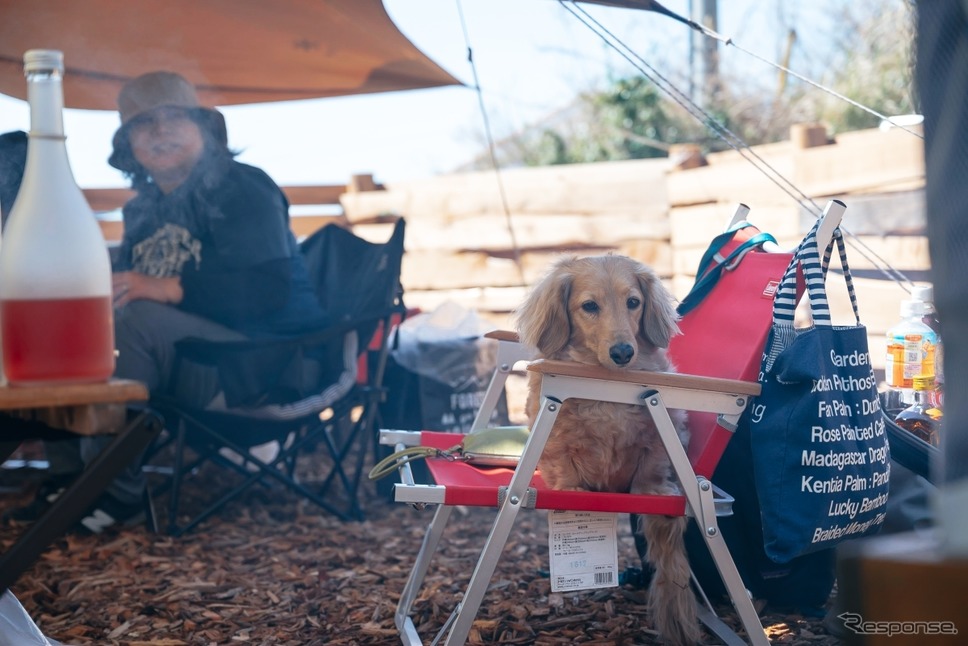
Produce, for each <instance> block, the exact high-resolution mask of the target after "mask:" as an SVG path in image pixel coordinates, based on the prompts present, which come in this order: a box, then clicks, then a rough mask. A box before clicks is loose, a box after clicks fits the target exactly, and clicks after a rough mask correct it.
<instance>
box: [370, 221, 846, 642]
mask: <svg viewBox="0 0 968 646" xmlns="http://www.w3.org/2000/svg"><path fill="white" fill-rule="evenodd" d="M747 211H748V209H747V208H746V207H745V206H741V207H740V212H739V213H738V214H737V218H734V219H739V220H741V219H743V218H745V215H746V212H747ZM842 212H843V208H842V205H839V204H836V203H834V204H832V205H831V206H829V207H828V209H827V211H826V212H825V222H824V225H823V227H822V228H821V235H822V236H828V235H832V232H833V229H834V228H836V226H837V224H838V223H839V221H840V217H841V215H842ZM725 251H726V250H724V252H725ZM791 258H792V254H790V253H764V252H762V251H760V250H754V251H752V252H750V253H746V254H744V255H743V257H742V258H739V259H738V260H737V264H736V265H735V266H734V267H733V268H732V269H731V270H729V271H724V272H723V275H722V277H721V278H720V279H719V281H718V282H717V283H716V285H715V287H714V288H713V291H711V292H710V296H708V297H707V298H705V299H703V300H702V301H701V302H700V303H699V304H698V305H697V306H696V307H695V308H694V309H692V310H691V311H690V312H688V313H686V314H685V315H684V316H683V318H682V320H681V322H680V328H681V329H682V331H683V334H682V335H680V336H677V337H675V338H674V339H673V342H672V345H671V346H670V348H669V353H670V356H671V358H672V360H673V363H675V364H676V365H677V366H678V367H679V373H676V374H671V373H653V372H642V371H614V370H607V369H604V368H599V367H595V366H588V365H583V364H577V363H570V362H562V361H548V360H540V361H533V362H531V363H530V364H528V368H527V369H528V370H529V371H531V372H534V373H537V374H539V375H541V377H542V379H541V386H540V388H541V393H540V401H541V404H540V408H539V413H538V415H537V416H536V418H535V420H534V423H533V426H532V428H531V431H530V436H529V439H528V441H527V444H526V446H525V448H524V451H523V453H522V455H521V458H520V461H519V462H518V465H517V467H516V468H515V469H514V470H511V469H509V468H481V467H477V466H473V465H471V464H469V463H467V462H464V461H460V460H457V461H453V460H448V459H442V458H431V459H428V461H427V465H428V467H429V469H430V472H431V473H432V475H433V477H434V480H435V484H432V485H424V484H416V483H414V482H413V477H412V472H411V471H410V469H409V465H408V464H406V463H403V464H402V465H401V467H400V472H401V481H402V482H401V483H399V484H397V485H395V497H396V500H397V501H400V502H407V503H410V504H412V505H414V506H415V507H417V508H420V507H423V506H425V505H428V504H436V505H437V510H436V512H435V514H434V518H433V520H432V521H431V523H430V525H429V526H428V529H427V532H426V534H425V536H424V541H423V544H422V546H421V548H420V551H419V553H418V554H417V557H416V561H415V563H414V566H413V568H412V570H411V572H410V576H409V578H408V580H407V583H406V585H405V587H404V590H403V592H402V594H401V596H400V601H399V604H398V606H397V611H396V615H395V622H396V626H397V629H398V630H399V631H400V635H401V639H402V640H403V642H404V643H407V644H420V643H422V641H421V637H420V635H419V634H418V632H417V628H416V626H415V624H414V622H413V619H412V618H411V608H412V607H413V605H414V603H415V602H417V600H418V596H419V594H420V592H421V586H422V584H423V580H424V577H425V576H426V574H427V572H428V570H429V568H430V565H431V561H432V558H433V556H434V553H435V552H436V550H437V547H438V545H439V543H440V541H441V538H442V536H443V532H444V529H445V527H446V524H447V521H448V519H449V517H450V515H451V512H452V511H453V509H454V507H455V506H460V505H469V506H490V507H497V508H498V512H497V516H496V518H495V520H494V523H493V525H492V528H491V532H490V535H489V537H488V539H487V541H486V543H485V545H484V547H483V550H482V552H481V554H480V557H479V559H478V562H477V566H476V568H475V570H474V572H473V574H472V575H471V578H470V581H469V583H468V585H467V587H466V589H465V591H464V594H463V598H462V600H461V601H460V602H458V603H457V605H456V607H455V609H454V611H453V613H452V614H451V616H450V618H449V619H448V620H447V621H446V622H445V624H444V625H443V627H442V628H441V629H440V632H439V634H438V635H437V636H436V639H435V641H434V643H437V641H440V640H443V643H446V644H462V643H464V642H465V641H466V639H467V636H468V634H469V631H470V630H471V626H472V623H473V621H474V618H475V616H476V615H477V612H478V610H479V609H480V606H481V603H482V601H483V598H484V595H485V593H486V591H487V588H488V585H489V582H490V579H491V576H492V575H493V573H494V570H495V568H496V566H497V563H498V560H499V558H500V557H501V554H502V552H503V550H504V546H505V544H506V541H507V539H508V536H509V534H510V531H511V528H512V527H513V525H514V522H515V519H516V517H517V514H518V512H519V511H520V510H521V509H522V508H530V509H547V510H559V509H563V510H573V511H596V512H622V513H629V514H661V515H679V516H681V515H688V516H690V517H692V518H693V519H694V520H695V522H696V523H697V525H698V527H699V529H700V532H701V534H702V537H703V539H704V541H705V544H706V546H707V547H708V549H709V551H710V553H711V555H712V558H713V559H714V561H715V564H716V567H717V569H718V571H719V574H720V577H721V578H722V580H723V583H724V585H725V587H726V589H727V592H728V595H729V597H730V600H731V601H732V603H733V606H734V608H735V610H736V612H737V614H738V616H739V619H740V621H741V623H742V625H743V628H744V630H745V632H746V635H747V638H748V639H749V641H750V642H751V643H753V644H768V643H769V642H768V640H767V638H766V636H765V633H764V631H763V629H762V625H761V624H760V621H759V617H758V616H757V613H756V610H755V608H754V607H753V604H752V601H751V599H750V596H749V594H748V592H747V590H746V587H745V586H744V584H743V581H742V579H741V577H740V574H739V572H738V570H737V568H736V565H735V563H734V562H733V559H732V557H731V555H730V551H729V548H728V546H727V545H726V543H725V541H724V539H723V537H722V534H721V532H720V531H719V528H718V521H717V515H727V514H729V513H730V506H731V504H732V498H731V497H730V496H729V495H728V494H727V493H725V492H723V491H720V490H718V489H717V488H716V487H715V486H713V484H712V483H711V481H710V478H711V477H712V473H713V471H714V470H715V467H716V464H717V462H718V460H719V457H720V455H721V454H722V452H723V449H724V448H725V446H726V444H727V443H728V442H729V439H730V437H731V435H732V432H733V431H734V430H735V428H736V424H737V423H738V421H739V418H740V415H741V414H742V413H743V411H744V409H745V408H746V406H747V403H748V401H749V399H750V397H752V396H755V395H757V394H758V393H759V384H758V383H757V381H756V377H757V373H758V370H759V364H760V359H761V357H762V353H763V348H764V345H765V343H766V339H767V335H768V333H769V329H770V325H771V321H772V303H773V292H774V291H775V287H776V286H777V285H778V284H779V280H780V278H781V277H782V275H783V273H784V270H785V269H786V267H787V265H788V264H789V262H790V260H791ZM492 338H498V340H499V342H500V343H501V345H502V346H503V345H513V344H514V343H515V341H514V339H515V337H514V335H513V334H509V333H500V334H498V335H492ZM526 354H527V351H526V350H525V349H520V348H519V349H518V350H513V349H511V348H505V350H504V354H503V355H499V356H504V357H505V362H504V363H502V361H500V360H499V361H498V374H496V375H495V379H494V380H492V385H494V386H495V387H503V383H504V379H506V375H502V374H500V373H502V372H507V371H509V370H510V367H511V364H510V363H507V362H511V361H513V359H516V358H520V357H522V356H526ZM568 398H579V399H592V400H600V401H608V402H614V403H621V404H633V405H638V406H642V407H643V408H645V410H646V411H647V413H648V414H650V415H651V416H652V418H653V420H654V422H655V425H656V427H657V429H658V431H659V434H660V436H661V439H662V442H663V444H664V446H665V448H666V450H667V451H668V453H669V457H670V459H671V462H672V465H673V468H674V470H675V473H676V476H677V478H678V481H679V483H680V487H681V494H680V495H675V496H652V495H649V496H645V495H633V494H622V493H600V492H576V491H555V490H550V489H548V488H546V487H545V486H544V484H543V482H542V480H541V475H540V473H539V472H536V467H537V463H538V458H539V456H540V454H541V452H542V450H543V448H544V445H545V442H546V441H547V439H548V436H549V434H550V431H551V428H552V426H553V425H554V422H555V418H556V417H557V415H558V412H559V410H560V408H561V402H563V401H564V400H565V399H568ZM493 401H496V396H495V395H493V393H489V394H488V395H487V396H485V403H492V402H493ZM668 409H684V410H687V411H689V415H690V429H691V432H692V437H691V440H690V443H689V447H688V450H686V449H683V447H682V445H681V444H680V442H679V439H678V436H677V434H676V431H675V427H674V425H673V423H672V420H671V419H670V417H669V414H668ZM488 418H489V411H482V413H481V415H479V417H478V421H477V423H476V424H479V423H480V422H481V420H486V419H488ZM475 428H479V427H478V426H477V425H476V426H475ZM460 440H461V437H460V436H458V435H453V434H444V433H433V432H427V431H423V432H409V431H393V430H384V431H382V432H381V442H383V443H386V444H394V445H396V446H397V450H403V449H405V448H407V447H410V446H426V447H433V448H437V449H441V450H447V449H450V448H452V447H453V446H455V445H456V444H458V443H459V442H460ZM697 587H698V582H697ZM700 618H701V620H702V622H703V623H704V624H705V625H706V627H707V628H709V629H710V630H711V631H712V632H714V633H715V634H716V635H717V636H719V637H720V638H721V639H723V640H724V641H725V642H726V643H730V644H734V643H743V642H742V640H741V639H740V638H739V637H738V636H737V635H736V634H735V633H734V632H733V631H732V629H730V628H729V626H727V625H726V623H725V622H723V621H722V620H720V619H719V618H718V617H717V616H716V615H715V612H714V611H713V608H712V606H711V605H710V604H708V602H707V604H706V607H701V608H700Z"/></svg>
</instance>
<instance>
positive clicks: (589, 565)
mask: <svg viewBox="0 0 968 646" xmlns="http://www.w3.org/2000/svg"><path fill="white" fill-rule="evenodd" d="M617 517H618V515H617V514H606V513H598V512H590V511H560V510H554V511H551V512H549V513H548V553H549V557H550V558H549V560H550V570H551V591H552V592H567V591H571V590H592V589H595V588H614V587H617V586H618V521H617Z"/></svg>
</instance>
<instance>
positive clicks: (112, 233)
mask: <svg viewBox="0 0 968 646" xmlns="http://www.w3.org/2000/svg"><path fill="white" fill-rule="evenodd" d="M331 223H335V224H340V225H346V218H344V217H343V216H342V215H293V216H291V217H290V218H289V225H290V228H291V229H292V232H293V235H295V236H296V238H297V239H302V238H305V237H306V236H309V235H312V234H313V233H315V232H316V231H317V230H318V229H320V228H322V227H324V226H326V225H327V224H331ZM98 224H99V225H100V226H101V233H102V234H103V235H104V239H105V241H107V242H120V241H121V238H122V237H123V236H124V223H123V222H122V221H121V220H103V219H102V220H98Z"/></svg>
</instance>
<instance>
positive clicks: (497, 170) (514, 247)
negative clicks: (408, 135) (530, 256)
mask: <svg viewBox="0 0 968 646" xmlns="http://www.w3.org/2000/svg"><path fill="white" fill-rule="evenodd" d="M457 13H458V15H459V16H460V26H461V30H463V32H464V45H465V46H466V47H467V62H468V63H470V66H471V73H472V74H473V75H474V90H475V92H476V93H477V103H478V106H480V109H481V119H482V120H483V122H484V135H485V137H486V138H487V151H488V154H489V155H490V158H491V166H492V167H493V168H494V177H495V179H496V180H497V188H498V192H499V194H500V196H501V206H502V208H503V209H504V220H505V223H506V225H507V229H508V235H509V236H510V237H511V253H512V254H514V264H515V266H516V267H517V268H518V277H519V278H520V279H521V284H522V285H525V284H527V283H526V281H525V278H524V263H523V262H522V260H521V248H520V247H519V246H518V240H517V236H516V235H515V233H514V224H513V223H512V221H511V207H510V206H509V205H508V198H507V193H506V191H505V190H504V178H503V176H502V175H501V167H500V164H498V161H497V152H496V149H495V146H494V137H493V136H492V134H491V121H490V119H488V116H487V109H486V108H485V106H484V95H483V93H482V92H481V83H480V81H479V80H478V78H477V65H476V64H475V63H474V51H473V49H472V48H471V39H470V35H469V33H468V31H467V22H466V21H465V20H464V9H463V5H462V4H461V1H460V0H457Z"/></svg>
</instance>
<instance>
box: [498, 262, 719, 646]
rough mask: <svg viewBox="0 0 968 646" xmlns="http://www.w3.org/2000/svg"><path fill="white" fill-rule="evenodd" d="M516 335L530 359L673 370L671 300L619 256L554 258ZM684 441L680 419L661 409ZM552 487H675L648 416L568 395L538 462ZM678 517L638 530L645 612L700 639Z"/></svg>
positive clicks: (683, 640) (534, 380)
mask: <svg viewBox="0 0 968 646" xmlns="http://www.w3.org/2000/svg"><path fill="white" fill-rule="evenodd" d="M515 319H516V323H517V330H518V334H519V336H520V338H521V341H522V342H523V343H525V344H527V345H528V346H530V347H532V348H536V349H537V351H538V357H540V358H546V359H558V360H566V361H577V362H579V363H586V364H591V365H596V366H604V367H606V368H611V369H614V370H653V371H671V370H674V368H673V366H672V364H671V363H670V361H669V359H668V358H667V357H666V351H665V348H667V347H668V345H669V340H670V339H671V337H672V336H673V335H675V334H678V332H679V328H678V326H677V325H676V314H675V310H674V309H673V306H672V297H671V296H670V294H669V293H668V292H667V291H666V289H665V288H664V287H663V286H662V283H661V282H660V281H659V278H658V277H657V276H656V275H655V273H654V272H653V271H652V270H651V269H650V268H649V267H647V266H645V265H643V264H642V263H640V262H637V261H635V260H633V259H631V258H628V257H625V256H619V255H603V256H593V257H587V258H574V257H569V258H563V259H561V260H558V261H557V262H555V263H554V264H553V265H552V267H551V270H550V272H549V273H548V274H547V275H546V276H545V277H544V278H543V279H542V280H540V281H539V282H538V283H537V284H536V285H535V287H534V288H533V289H532V290H531V292H530V293H529V295H528V296H527V298H526V299H525V301H524V303H523V304H522V305H521V306H520V307H519V308H518V310H517V311H516V312H515ZM539 379H540V375H537V374H532V375H531V376H530V383H529V393H528V399H527V403H526V408H527V413H528V417H529V419H530V421H531V422H533V421H534V418H535V416H536V415H537V412H538V405H539ZM670 414H671V415H672V416H673V422H674V423H675V424H676V428H677V430H678V432H679V439H680V440H681V441H682V443H683V445H686V443H687V442H688V439H689V438H688V430H687V428H686V416H685V413H684V412H683V411H675V410H674V411H670ZM538 466H539V468H540V469H541V475H542V478H543V479H544V481H545V483H546V484H547V485H548V486H549V487H552V488H554V489H573V490H586V491H611V492H631V493H638V494H672V493H677V492H678V488H677V487H676V485H675V483H674V480H673V476H672V466H671V463H670V462H669V457H668V454H667V453H666V451H665V449H664V448H663V446H662V442H661V440H660V439H659V435H658V431H657V430H656V428H655V426H654V424H653V422H652V418H651V417H650V415H649V413H648V411H646V410H644V408H643V407H642V406H632V405H625V404H612V403H604V402H597V401H590V400H578V399H569V400H566V401H565V403H564V405H563V406H562V409H561V412H560V413H559V414H558V418H557V420H556V421H555V426H554V428H553V429H552V431H551V435H550V437H549V438H548V443H547V445H546V446H545V450H544V452H543V454H542V456H541V459H540V461H539V463H538ZM685 527H686V519H685V518H681V517H679V518H671V517H666V516H648V517H645V516H643V517H642V518H641V525H640V529H641V530H642V531H643V532H644V535H645V539H646V542H647V544H648V549H647V552H646V560H647V561H648V562H649V564H650V565H651V566H652V567H653V568H654V569H655V575H654V576H653V578H652V583H651V586H650V589H649V612H650V615H651V617H652V620H653V622H654V624H655V626H656V629H657V630H658V631H659V632H660V633H661V634H662V635H663V636H664V638H665V639H666V640H668V641H670V642H672V643H674V644H690V643H696V642H697V641H698V640H699V638H700V635H701V633H700V631H699V625H698V620H697V614H696V598H695V596H694V594H693V592H692V590H691V589H690V586H689V564H688V560H687V557H686V551H685V545H684V542H683V532H684V531H685Z"/></svg>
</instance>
